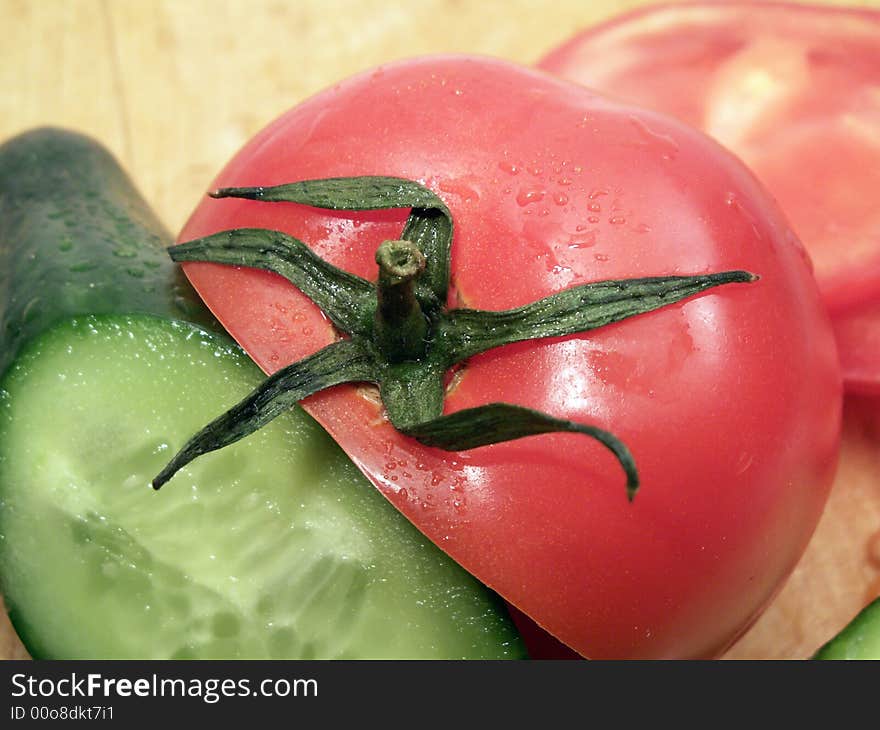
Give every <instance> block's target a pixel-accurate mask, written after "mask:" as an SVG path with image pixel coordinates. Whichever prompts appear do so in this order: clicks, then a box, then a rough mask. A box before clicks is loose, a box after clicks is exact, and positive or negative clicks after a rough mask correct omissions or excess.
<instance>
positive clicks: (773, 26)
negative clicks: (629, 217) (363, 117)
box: [539, 2, 880, 393]
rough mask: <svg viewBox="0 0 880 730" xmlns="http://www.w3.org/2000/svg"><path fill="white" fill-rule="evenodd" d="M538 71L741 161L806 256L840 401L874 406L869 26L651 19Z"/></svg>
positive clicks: (851, 20) (876, 182)
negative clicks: (697, 134)
mask: <svg viewBox="0 0 880 730" xmlns="http://www.w3.org/2000/svg"><path fill="white" fill-rule="evenodd" d="M539 67H540V68H542V69H544V70H546V71H550V72H552V73H554V74H557V75H559V76H562V77H564V78H568V79H571V80H574V81H578V82H580V83H583V84H585V85H586V86H588V87H590V88H593V89H596V90H598V91H600V92H606V93H609V94H613V95H614V96H615V97H618V98H620V99H624V100H626V101H629V102H632V103H636V104H640V105H643V106H647V107H649V108H652V109H656V110H658V111H662V112H665V113H668V114H672V115H674V116H676V117H678V118H679V119H681V120H683V121H685V122H687V123H689V124H691V125H693V126H695V127H697V128H698V129H702V130H704V131H706V132H707V133H709V134H710V135H711V136H713V137H714V138H715V139H717V140H718V141H720V142H721V143H722V144H724V145H725V146H726V147H727V148H728V149H730V150H731V151H733V152H735V153H736V154H737V155H738V156H740V157H741V158H742V159H743V160H744V161H745V162H746V163H747V164H748V166H749V167H750V168H751V169H752V170H753V171H754V172H755V173H756V174H757V176H758V177H759V178H760V179H761V181H762V182H763V183H764V184H765V185H766V186H767V188H768V189H769V190H770V192H771V193H773V194H774V196H776V198H777V199H778V200H779V202H780V204H781V206H782V208H783V210H784V211H785V212H786V214H787V215H788V216H789V218H790V219H791V222H792V224H793V227H794V230H795V231H796V232H797V234H798V235H799V236H800V237H801V239H802V240H803V242H804V244H805V246H806V248H807V250H808V251H809V253H810V256H811V258H812V260H813V263H814V266H815V273H816V277H817V279H818V281H819V287H820V290H821V292H822V295H823V298H824V300H825V303H826V305H827V306H828V308H829V310H831V311H832V313H833V325H834V330H835V333H836V336H837V343H838V347H839V350H840V356H841V361H842V362H841V365H842V371H843V379H844V382H845V385H846V387H847V389H848V390H851V391H853V392H859V393H865V392H874V393H876V392H880V359H877V358H872V357H871V353H872V352H873V351H874V350H875V349H876V348H873V342H874V341H876V340H878V339H880V314H878V312H877V303H878V302H880V210H878V208H877V206H876V205H875V203H874V196H872V195H871V194H866V192H865V191H873V190H877V189H878V188H880V133H878V129H880V97H878V95H877V93H876V90H877V88H878V86H880V12H878V11H876V10H869V9H853V8H835V7H828V6H817V7H812V6H807V5H800V4H794V3H754V2H730V3H705V2H704V3H688V4H684V5H663V6H656V7H652V8H649V9H646V10H642V11H638V12H635V13H632V14H629V15H626V16H623V17H621V18H619V19H617V20H614V21H612V22H610V23H607V24H605V25H601V26H597V27H594V28H590V29H588V30H586V31H584V32H583V33H581V34H580V35H578V36H576V37H574V38H572V39H571V40H570V41H568V42H567V43H565V44H564V45H562V46H561V47H559V48H558V49H556V50H554V51H553V52H551V53H550V54H549V55H548V56H546V57H545V58H544V59H543V60H542V61H541V62H540V63H539ZM854 335H856V336H855V337H854Z"/></svg>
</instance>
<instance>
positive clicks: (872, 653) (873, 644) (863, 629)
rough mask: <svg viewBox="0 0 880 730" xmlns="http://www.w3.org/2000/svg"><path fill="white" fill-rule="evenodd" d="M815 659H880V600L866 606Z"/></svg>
mask: <svg viewBox="0 0 880 730" xmlns="http://www.w3.org/2000/svg"><path fill="white" fill-rule="evenodd" d="M813 659H880V598H876V599H875V600H874V601H873V602H872V603H869V604H868V605H867V606H865V608H863V609H862V610H861V611H860V612H859V614H858V615H857V616H856V617H855V618H854V619H853V620H852V621H850V622H849V623H848V624H847V625H846V626H845V627H844V629H843V630H842V631H841V632H840V633H839V634H838V635H837V636H835V637H834V638H833V639H831V641H829V642H828V643H827V644H825V645H824V646H823V647H822V648H821V649H819V651H817V652H816V654H815V655H814V656H813Z"/></svg>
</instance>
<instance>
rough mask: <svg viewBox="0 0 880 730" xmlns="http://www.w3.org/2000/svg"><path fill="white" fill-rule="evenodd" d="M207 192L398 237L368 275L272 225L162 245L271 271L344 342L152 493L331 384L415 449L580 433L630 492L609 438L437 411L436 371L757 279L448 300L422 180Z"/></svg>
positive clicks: (441, 238) (492, 408)
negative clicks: (364, 401)
mask: <svg viewBox="0 0 880 730" xmlns="http://www.w3.org/2000/svg"><path fill="white" fill-rule="evenodd" d="M211 196H212V197H215V198H224V197H235V198H246V199H251V200H256V201H262V202H270V203H272V202H287V203H291V202H292V203H299V204H304V205H309V206H313V207H318V208H324V209H331V210H359V211H363V210H383V209H392V208H410V209H411V212H410V215H409V217H408V218H407V221H406V223H405V224H404V227H403V231H402V234H401V237H400V240H398V241H386V242H384V243H383V244H382V245H381V246H380V247H379V249H378V250H377V253H376V262H377V264H378V265H379V276H378V281H377V283H375V284H374V283H373V282H370V281H367V280H366V279H363V278H361V277H358V276H355V275H354V274H351V273H349V272H346V271H343V270H341V269H338V268H337V267H335V266H333V265H331V264H330V263H328V262H327V261H325V260H323V259H321V258H320V257H319V256H317V255H316V254H315V253H314V252H313V251H312V250H311V249H310V248H309V247H308V246H306V245H305V244H304V243H303V242H302V241H299V240H298V239H296V238H293V237H292V236H289V235H287V234H285V233H282V232H280V231H274V230H268V229H258V228H242V229H232V230H227V231H222V232H220V233H216V234H214V235H210V236H206V237H204V238H200V239H196V240H194V241H190V242H188V243H184V244H181V245H179V246H174V247H172V248H170V249H169V252H170V254H171V257H172V259H174V260H175V261H177V262H183V261H203V262H213V263H220V264H229V265H237V266H245V267H250V268H257V269H264V270H267V271H271V272H274V273H276V274H280V275H281V276H283V277H285V278H286V279H287V280H288V281H290V282H291V283H292V284H293V285H294V286H296V287H297V288H298V289H300V291H302V293H303V294H305V295H306V296H307V297H308V298H309V299H311V300H312V301H313V302H314V303H315V304H316V305H317V306H318V307H320V308H321V310H322V311H323V312H324V314H325V315H326V316H327V317H328V318H329V319H330V321H331V322H333V324H334V325H335V326H336V327H337V329H338V330H339V331H340V332H342V333H344V334H345V335H347V337H345V338H343V339H340V340H338V341H337V342H334V343H332V344H330V345H328V346H326V347H324V348H323V349H321V350H319V351H318V352H316V353H315V354H313V355H311V356H309V357H307V358H304V359H302V360H299V361H297V362H294V363H292V364H290V365H288V366H286V367H284V368H282V369H280V370H278V371H277V372H276V373H274V374H273V375H271V376H270V377H269V378H267V379H266V380H265V381H264V382H263V384H262V385H260V386H259V387H258V388H257V389H256V390H255V391H254V392H253V393H251V394H250V395H249V396H247V397H246V398H245V399H244V400H243V401H241V402H240V403H238V404H237V405H235V406H234V407H233V408H232V409H230V410H229V411H227V412H226V413H224V414H223V415H221V416H220V417H218V418H217V419H215V420H214V421H212V422H211V423H210V424H208V425H207V426H206V427H205V428H204V429H202V430H201V431H200V432H199V433H197V434H196V435H195V436H193V437H192V439H190V441H188V442H187V443H186V444H185V445H184V447H183V448H182V449H181V450H180V451H179V452H178V453H177V454H176V455H175V456H174V458H173V459H172V460H171V461H170V462H169V463H168V465H167V466H166V467H165V468H164V469H163V470H162V471H161V472H160V473H159V474H158V475H157V476H156V478H155V479H154V480H153V487H154V488H155V489H159V488H160V487H161V486H162V485H164V484H165V483H166V482H167V481H168V480H169V479H171V477H172V476H173V475H174V474H175V473H176V472H177V471H178V470H179V469H181V468H182V467H184V466H185V465H186V464H188V463H189V462H190V461H192V460H193V459H195V458H197V457H198V456H200V455H202V454H205V453H208V452H210V451H214V450H216V449H219V448H222V447H223V446H226V445H228V444H231V443H233V442H235V441H237V440H239V439H241V438H244V437H245V436H247V435H249V434H251V433H253V432H254V431H256V430H258V429H259V428H261V427H262V426H264V425H265V424H267V423H268V422H269V421H271V420H272V419H274V418H275V417H276V416H278V415H280V414H281V413H282V412H283V411H284V410H286V409H288V408H289V407H290V406H292V405H293V404H294V403H296V402H298V401H300V400H302V399H304V398H306V397H308V396H309V395H312V394H313V393H316V392H318V391H320V390H324V389H325V388H329V387H332V386H335V385H340V384H342V383H350V382H369V383H374V384H377V385H378V386H379V392H380V395H381V398H382V402H383V404H384V406H385V410H386V413H387V417H388V419H389V420H390V422H391V424H392V425H393V426H394V427H395V428H396V429H397V430H398V431H400V432H401V433H403V434H405V435H407V436H410V437H412V438H415V439H416V440H418V441H419V442H421V443H422V444H424V445H427V446H433V447H438V448H441V449H444V450H447V451H464V450H468V449H473V448H477V447H480V446H487V445H490V444H495V443H499V442H502V441H509V440H512V439H518V438H523V437H526V436H533V435H538V434H542V433H550V432H570V433H580V434H583V435H586V436H589V437H591V438H593V439H595V440H597V441H599V442H600V443H601V444H603V445H604V446H605V447H606V448H608V449H609V450H610V451H611V452H612V453H613V454H614V456H615V458H616V459H617V461H618V462H619V464H620V466H621V467H622V469H623V471H624V472H625V474H626V490H627V496H628V498H629V499H630V500H632V499H633V498H634V497H635V494H636V492H637V490H638V486H639V479H638V472H637V470H636V466H635V462H634V459H633V457H632V454H631V453H630V452H629V449H628V448H627V447H626V445H625V444H624V443H623V442H622V441H620V439H618V438H617V437H616V436H615V435H614V434H612V433H610V432H609V431H606V430H604V429H601V428H598V427H596V426H592V425H589V424H584V423H578V422H574V421H569V420H566V419H561V418H556V417H554V416H552V415H549V414H547V413H543V412H541V411H537V410H533V409H530V408H525V407H522V406H518V405H514V404H510V403H490V404H488V405H484V406H477V407H473V408H467V409H464V410H460V411H457V412H454V413H451V414H447V415H444V414H443V402H444V395H445V393H444V380H443V378H444V374H445V373H446V372H447V371H448V370H449V369H450V368H452V367H454V366H455V365H458V364H460V363H462V362H463V361H465V360H467V359H468V358H470V357H473V356H474V355H477V354H479V353H481V352H485V351H486V350H490V349H493V348H496V347H501V346H502V345H506V344H510V343H513V342H522V341H526V340H533V339H540V338H547V337H562V336H566V335H571V334H575V333H580V332H586V331H589V330H592V329H595V328H597V327H602V326H603V325H607V324H611V323H614V322H619V321H621V320H623V319H627V318H629V317H633V316H636V315H638V314H644V313H647V312H651V311H653V310H656V309H660V308H662V307H665V306H668V305H670V304H673V303H675V302H678V301H681V300H683V299H685V298H688V297H692V296H695V295H697V294H699V293H701V292H704V291H706V290H708V289H711V288H713V287H717V286H721V285H724V284H731V283H746V282H751V281H755V280H756V279H757V278H758V277H757V276H756V275H754V274H752V273H749V272H747V271H739V270H733V271H723V272H718V273H710V274H698V275H693V276H657V277H645V278H635V279H620V280H609V281H599V282H594V283H590V284H583V285H580V286H575V287H572V288H570V289H566V290H563V291H561V292H558V293H556V294H551V295H550V296H547V297H544V298H543V299H539V300H537V301H535V302H532V303H531V304H527V305H525V306H522V307H517V308H515V309H510V310H504V311H484V310H475V309H449V308H448V307H447V304H446V301H447V291H448V286H449V274H450V248H451V245H452V238H453V220H452V215H451V213H450V211H449V209H448V208H447V207H446V205H445V204H444V203H443V201H442V200H441V199H440V198H439V197H437V196H436V195H435V194H434V193H433V192H432V191H431V190H429V189H428V188H426V187H425V186H423V185H421V184H419V183H417V182H414V181H411V180H406V179H403V178H394V177H374V176H365V177H353V178H328V179H322V180H306V181H301V182H296V183H290V184H287V185H278V186H272V187H248V188H223V189H221V190H218V191H215V192H213V193H211Z"/></svg>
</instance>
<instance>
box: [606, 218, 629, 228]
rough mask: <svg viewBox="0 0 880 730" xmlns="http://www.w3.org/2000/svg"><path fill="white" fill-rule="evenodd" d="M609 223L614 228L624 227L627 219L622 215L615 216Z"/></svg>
mask: <svg viewBox="0 0 880 730" xmlns="http://www.w3.org/2000/svg"><path fill="white" fill-rule="evenodd" d="M608 222H609V223H610V224H611V225H612V226H622V225H623V224H624V223H626V218H624V217H623V216H622V215H613V216H611V217H610V218H609V219H608Z"/></svg>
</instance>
